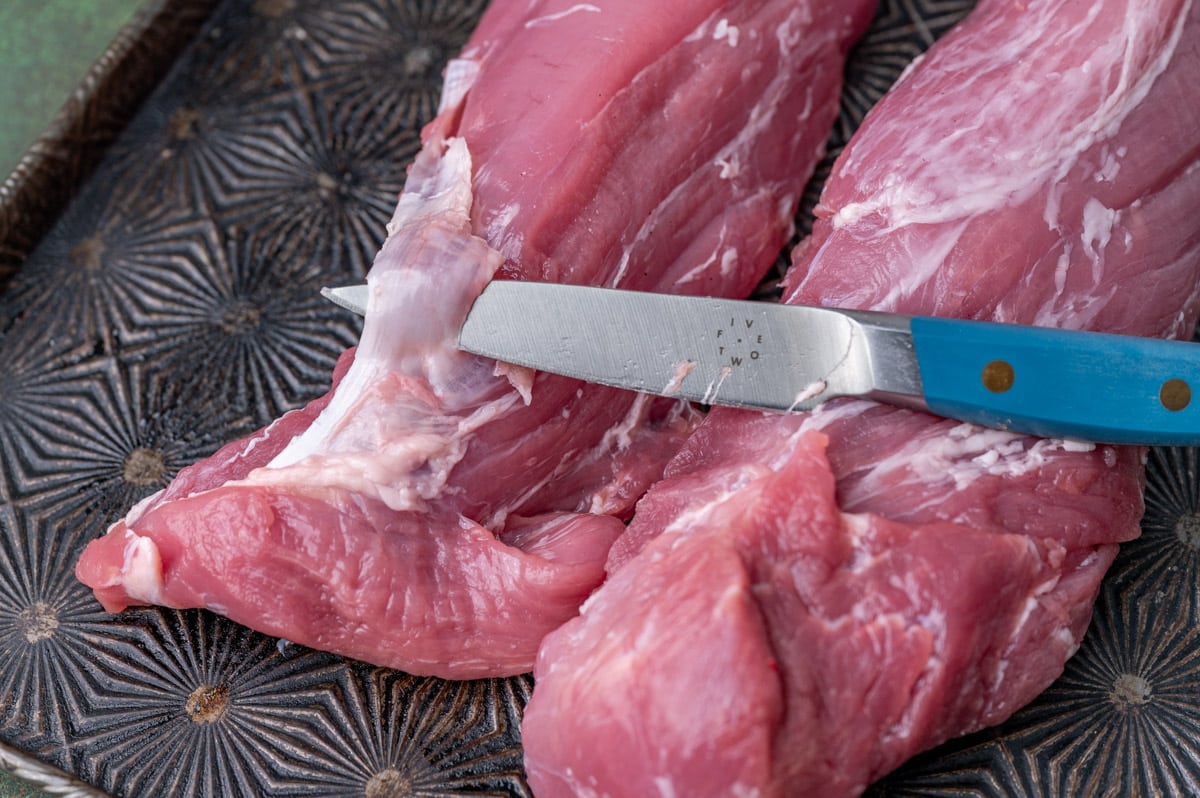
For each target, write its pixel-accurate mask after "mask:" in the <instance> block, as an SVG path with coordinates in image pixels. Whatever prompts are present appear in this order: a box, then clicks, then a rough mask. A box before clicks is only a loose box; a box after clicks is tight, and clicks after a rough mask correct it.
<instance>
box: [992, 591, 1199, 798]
mask: <svg viewBox="0 0 1200 798" xmlns="http://www.w3.org/2000/svg"><path fill="white" fill-rule="evenodd" d="M1117 591H1118V588H1117V586H1116V585H1114V583H1112V582H1107V583H1105V585H1104V587H1103V588H1102V591H1101V597H1100V600H1099V602H1098V604H1097V607H1096V612H1095V617H1094V619H1093V621H1092V627H1091V629H1090V630H1089V632H1088V635H1087V638H1086V639H1085V642H1084V645H1083V646H1082V647H1081V648H1080V651H1079V653H1078V654H1076V655H1075V657H1074V658H1072V659H1071V660H1070V661H1069V662H1068V663H1067V669H1066V672H1065V673H1064V674H1063V676H1062V677H1061V678H1060V679H1059V680H1058V681H1057V682H1056V683H1055V684H1054V685H1053V686H1051V687H1050V689H1049V690H1047V691H1046V692H1045V693H1044V694H1043V695H1042V696H1040V697H1039V698H1038V699H1037V700H1036V701H1035V702H1034V703H1033V704H1031V705H1030V706H1029V707H1027V708H1026V709H1024V710H1022V711H1021V712H1019V713H1018V714H1017V715H1016V716H1014V717H1013V719H1012V720H1011V721H1010V722H1009V723H1008V724H1007V728H1008V729H1010V730H1011V731H1010V734H1009V738H1008V744H1009V745H1010V746H1011V747H1012V748H1013V749H1014V750H1019V751H1020V752H1021V755H1022V756H1023V757H1024V758H1025V760H1026V768H1027V769H1029V770H1031V771H1034V772H1037V773H1039V774H1040V779H1039V781H1041V782H1042V791H1044V792H1046V793H1048V794H1054V795H1098V794H1100V793H1101V792H1103V791H1104V790H1105V789H1109V790H1115V792H1114V793H1113V794H1116V795H1165V794H1171V793H1172V791H1173V790H1174V789H1176V788H1177V786H1178V785H1180V784H1195V783H1200V742H1198V741H1200V723H1197V720H1196V717H1195V707H1196V705H1197V703H1200V628H1198V627H1196V626H1195V625H1194V615H1193V613H1192V612H1190V611H1188V610H1187V609H1185V608H1182V607H1181V608H1179V609H1180V610H1182V611H1170V612H1168V611H1162V609H1161V608H1160V607H1159V606H1156V605H1155V604H1154V603H1153V602H1152V601H1148V600H1145V599H1143V600H1136V601H1130V600H1128V597H1122V596H1120V595H1119V594H1118V592H1117ZM1106 785H1107V786H1106Z"/></svg>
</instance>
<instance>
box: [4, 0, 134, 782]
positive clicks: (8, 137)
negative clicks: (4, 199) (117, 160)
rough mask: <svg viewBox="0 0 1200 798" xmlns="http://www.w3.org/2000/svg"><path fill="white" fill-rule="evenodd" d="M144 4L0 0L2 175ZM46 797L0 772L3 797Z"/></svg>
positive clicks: (103, 0) (125, 0)
mask: <svg viewBox="0 0 1200 798" xmlns="http://www.w3.org/2000/svg"><path fill="white" fill-rule="evenodd" d="M141 3H142V0H0V177H7V176H8V174H9V173H10V172H11V171H12V169H13V167H14V166H16V164H17V161H18V160H20V158H21V156H22V155H23V154H24V153H25V151H26V150H27V149H28V148H29V145H30V144H32V143H33V140H34V139H35V138H37V136H38V134H39V133H41V132H42V131H43V130H45V128H46V126H47V125H49V123H50V121H51V120H52V119H53V118H54V115H55V114H57V113H58V110H59V109H60V108H61V107H62V105H63V103H65V102H66V100H67V98H68V97H70V95H71V92H72V91H73V90H74V89H75V87H76V86H78V85H79V82H80V81H81V80H82V79H83V77H84V75H86V74H87V71H88V69H90V68H91V66H92V64H93V63H95V61H96V59H97V58H99V57H100V55H101V54H102V53H103V52H104V49H105V48H106V47H107V46H108V44H109V42H110V41H112V38H113V36H115V35H116V33H117V31H118V30H120V29H121V27H122V26H123V25H125V24H126V23H127V22H129V20H130V19H131V18H132V17H133V14H134V12H135V11H136V10H137V8H138V7H139V6H140V5H141ZM43 795H44V794H43V793H42V792H40V791H38V790H36V789H34V788H33V787H31V786H29V785H28V784H26V783H25V782H23V781H20V780H18V779H15V778H13V777H12V776H9V775H8V774H7V773H5V772H4V771H3V770H0V798H42V796H43Z"/></svg>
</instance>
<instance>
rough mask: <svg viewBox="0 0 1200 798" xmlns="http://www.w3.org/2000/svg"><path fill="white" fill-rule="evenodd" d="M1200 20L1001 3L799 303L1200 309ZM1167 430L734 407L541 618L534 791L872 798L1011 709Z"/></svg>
mask: <svg viewBox="0 0 1200 798" xmlns="http://www.w3.org/2000/svg"><path fill="white" fill-rule="evenodd" d="M1198 43H1200V3H1197V2H1194V0H1155V1H1154V2H1141V1H1140V0H1138V1H1137V2H1135V1H1134V0H1102V1H1100V2H1095V1H1094V0H1086V1H1084V0H1066V1H1065V2H1064V1H1063V0H1026V2H1021V3H1015V2H1012V1H1011V0H982V2H981V3H980V4H979V6H978V7H977V8H976V10H975V11H974V12H973V14H972V15H971V16H969V17H968V18H967V19H966V20H965V21H964V22H963V23H962V24H961V25H960V26H959V27H958V28H956V29H955V30H954V31H953V32H952V33H951V34H949V35H948V36H947V37H945V38H944V39H942V40H941V41H940V42H938V43H937V44H935V45H934V46H933V47H932V48H931V49H930V51H929V52H928V53H927V54H926V55H925V56H924V57H923V58H922V59H921V60H920V61H919V62H917V63H916V64H914V65H913V66H912V67H911V68H910V69H909V70H908V71H907V72H906V73H905V75H904V76H903V77H902V78H901V80H900V81H899V82H898V84H897V85H896V86H895V87H894V89H893V90H892V91H891V92H890V93H889V94H888V95H887V96H886V97H885V98H884V99H883V100H882V101H881V102H880V103H879V104H878V105H877V106H876V107H875V108H874V109H873V110H872V112H871V113H870V114H869V115H868V117H867V119H866V120H865V121H864V124H863V125H862V127H861V129H860V130H859V131H858V132H857V134H856V135H855V137H854V138H853V139H852V141H851V142H850V144H849V145H848V146H847V148H846V149H845V150H844V151H843V153H842V154H841V156H840V157H839V159H838V161H837V163H836V164H835V166H834V169H833V173H832V176H831V178H830V180H829V181H828V183H827V186H826V188H825V190H824V192H823V195H822V199H821V203H820V205H819V207H818V209H817V214H818V220H817V223H816V225H815V227H814V232H813V235H812V237H811V238H810V239H809V240H807V241H806V242H804V243H803V244H802V245H801V246H800V247H799V248H798V249H797V251H796V252H795V253H794V254H793V258H794V262H793V266H792V268H791V270H790V272H789V276H788V279H787V294H786V297H785V298H786V301H788V302H794V303H818V304H826V305H833V306H851V307H858V308H873V309H880V310H891V311H900V312H906V313H926V314H940V315H948V316H961V317H969V318H976V319H990V320H997V321H1009V322H1021V323H1037V324H1050V325H1055V326H1065V327H1078V328H1087V329H1102V330H1108V331H1112V332H1121V333H1128V334H1135V335H1146V336H1175V337H1183V336H1187V335H1190V334H1191V332H1192V330H1193V329H1194V327H1195V324H1196V320H1197V313H1198V311H1200V307H1198V302H1197V290H1198V286H1200V256H1198V247H1200V225H1198V224H1197V222H1196V220H1195V211H1196V208H1198V207H1200V171H1198V169H1200V165H1198V163H1197V159H1198V157H1200V103H1197V86H1200V46H1198ZM1112 377H1113V379H1120V374H1113V375H1112ZM1143 454H1144V453H1143V451H1142V450H1140V449H1137V448H1117V447H1111V446H1103V445H1099V446H1092V445H1087V444H1079V443H1073V442H1068V441H1061V440H1051V439H1035V438H1029V437H1023V436H1019V435H1015V434H1011V433H1007V432H1002V431H995V430H985V429H982V428H979V427H975V426H971V425H967V424H961V423H957V422H954V421H950V420H945V419H938V418H934V417H932V416H930V415H927V414H923V413H919V412H914V411H909V410H903V409H898V408H893V407H887V406H883V405H877V404H873V403H870V402H866V401H860V400H840V401H837V402H833V403H830V404H828V405H825V406H823V407H822V408H821V409H819V410H818V411H816V412H814V413H812V414H804V415H794V416H770V415H763V414H760V413H752V412H747V411H739V410H716V411H714V412H712V413H711V414H710V415H709V416H708V417H707V419H706V420H705V421H704V423H703V424H701V426H700V427H699V429H698V430H697V431H696V432H695V433H694V434H693V435H692V437H691V438H690V439H689V442H688V443H687V444H686V445H685V446H684V448H683V449H682V450H681V451H680V453H679V454H678V455H677V456H676V458H675V459H674V460H673V461H672V462H671V463H670V464H669V465H668V467H667V471H666V475H665V477H664V479H663V480H662V481H661V482H659V483H658V484H656V485H655V486H654V487H653V488H652V489H651V490H650V491H649V492H648V493H647V495H646V496H645V498H643V499H642V500H641V502H640V503H639V504H638V507H637V511H636V515H635V517H634V520H633V522H632V524H631V526H630V528H629V530H628V532H627V533H626V534H625V535H623V537H622V538H621V539H620V540H619V541H618V543H617V544H616V545H615V546H614V548H613V550H612V553H611V555H610V561H609V568H610V570H611V571H612V572H613V575H612V576H611V577H610V579H609V580H608V582H606V584H605V585H604V586H603V587H602V588H601V589H600V590H599V591H597V593H596V594H594V595H593V596H592V597H591V598H590V599H589V601H588V602H587V603H586V604H585V605H584V607H583V610H582V612H581V615H580V617H579V618H577V619H574V620H572V621H570V622H568V623H567V624H565V625H564V626H563V627H562V628H561V629H559V630H558V631H556V632H554V633H552V634H551V635H550V636H548V637H547V638H546V640H545V641H544V643H543V646H542V649H541V650H540V652H539V656H538V662H537V666H536V670H535V678H536V683H537V687H536V689H535V691H534V696H533V698H532V700H531V702H530V704H529V706H528V708H527V711H526V715H525V720H524V725H523V734H524V740H525V746H526V764H527V768H528V771H529V776H530V781H531V784H532V785H533V786H534V789H535V792H536V793H537V794H538V795H539V796H555V795H587V796H604V795H622V794H640V795H659V796H668V795H689V796H699V795H759V796H768V795H821V796H837V795H854V794H858V793H860V792H862V791H863V790H864V789H866V787H867V786H868V785H869V784H870V783H871V781H872V780H874V779H876V778H878V777H880V776H882V775H883V774H885V773H886V772H888V771H889V770H891V769H892V768H894V767H896V766H897V765H899V764H900V763H901V762H903V761H904V760H905V759H906V758H908V757H910V756H911V755H913V754H915V753H917V752H918V751H921V750H923V749H926V748H929V747H931V746H933V745H935V744H937V743H939V742H941V741H943V740H945V739H947V738H949V737H951V736H954V735H959V734H963V733H966V732H969V731H972V730H975V729H979V728H981V727H984V726H987V725H990V724H994V723H997V722H999V721H1001V720H1003V719H1005V718H1006V717H1008V716H1009V715H1010V714H1011V713H1012V712H1014V711H1015V710H1016V709H1018V708H1019V707H1020V706H1022V705H1023V704H1024V703H1026V702H1028V701H1029V700H1030V699H1032V698H1033V697H1034V696H1035V695H1036V694H1037V693H1038V692H1040V691H1041V690H1043V689H1044V688H1045V687H1046V686H1047V685H1049V684H1050V682H1051V681H1052V680H1053V679H1054V678H1055V677H1056V676H1058V674H1059V673H1061V671H1062V668H1063V665H1064V662H1065V661H1066V660H1067V658H1068V657H1070V656H1071V654H1072V653H1073V652H1074V651H1075V650H1076V647H1077V646H1078V644H1079V641H1080V639H1081V638H1082V636H1083V634H1084V631H1085V628H1086V626H1087V624H1088V621H1089V618H1090V615H1091V604H1092V602H1093V600H1094V598H1095V596H1096V593H1097V590H1098V586H1099V583H1100V580H1101V578H1102V577H1103V575H1104V573H1105V571H1106V569H1107V568H1108V566H1109V564H1110V563H1111V561H1112V559H1113V557H1114V555H1115V553H1116V549H1117V545H1118V544H1119V543H1120V542H1122V541H1126V540H1129V539H1131V538H1133V537H1135V536H1136V535H1137V534H1138V520H1139V517H1140V515H1141V511H1142V504H1141V496H1140V479H1141V470H1142V462H1143ZM595 740H603V741H604V742H603V744H602V745H596V744H595V743H594V742H593V741H595Z"/></svg>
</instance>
